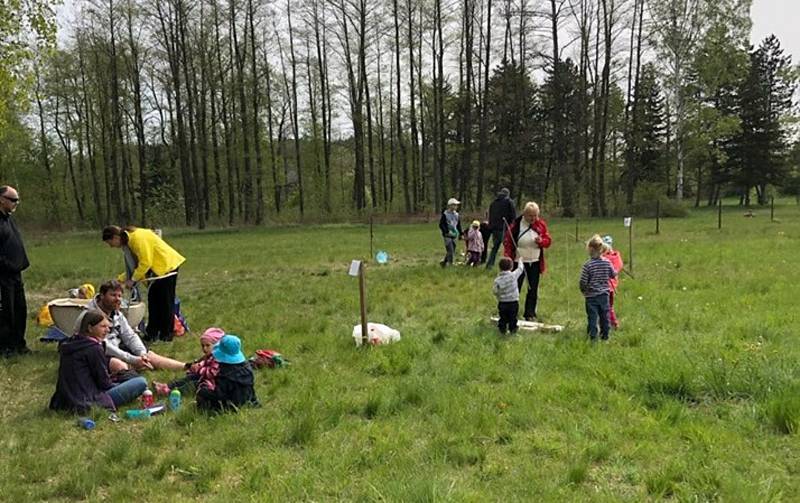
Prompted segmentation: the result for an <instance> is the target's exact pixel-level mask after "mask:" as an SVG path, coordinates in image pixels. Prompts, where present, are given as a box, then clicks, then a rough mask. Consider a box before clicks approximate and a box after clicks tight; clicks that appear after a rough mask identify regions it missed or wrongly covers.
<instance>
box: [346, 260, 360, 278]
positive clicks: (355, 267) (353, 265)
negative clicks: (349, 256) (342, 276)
mask: <svg viewBox="0 0 800 503" xmlns="http://www.w3.org/2000/svg"><path fill="white" fill-rule="evenodd" d="M359 269H361V261H360V260H354V261H352V262H350V270H349V271H348V272H347V274H349V275H350V276H353V277H356V276H358V271H359Z"/></svg>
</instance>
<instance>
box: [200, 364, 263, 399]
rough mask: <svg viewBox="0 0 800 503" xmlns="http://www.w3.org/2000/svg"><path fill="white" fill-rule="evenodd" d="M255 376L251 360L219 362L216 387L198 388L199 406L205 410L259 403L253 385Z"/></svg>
mask: <svg viewBox="0 0 800 503" xmlns="http://www.w3.org/2000/svg"><path fill="white" fill-rule="evenodd" d="M254 382H255V376H254V375H253V368H252V367H251V366H250V362H248V361H245V362H243V363H237V364H233V365H231V364H228V363H220V364H219V374H217V379H216V387H215V389H214V390H213V391H212V390H209V389H208V388H205V387H201V388H200V389H199V390H197V407H198V408H200V409H203V410H211V411H223V410H227V409H238V408H239V407H241V406H243V405H259V403H258V398H256V390H255V388H254V387H253V384H254Z"/></svg>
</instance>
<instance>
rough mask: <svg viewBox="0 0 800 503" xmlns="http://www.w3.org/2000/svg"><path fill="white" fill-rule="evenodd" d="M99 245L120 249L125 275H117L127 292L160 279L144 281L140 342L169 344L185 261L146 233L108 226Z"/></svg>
mask: <svg viewBox="0 0 800 503" xmlns="http://www.w3.org/2000/svg"><path fill="white" fill-rule="evenodd" d="M103 241H105V243H106V244H107V245H108V246H110V247H112V248H122V252H123V253H124V255H125V266H126V268H127V269H128V271H129V273H123V274H121V275H120V280H121V281H125V286H127V287H128V288H131V287H133V285H134V284H135V283H137V282H140V281H143V280H145V279H147V278H160V279H152V280H148V281H149V287H148V289H147V328H146V329H145V337H144V339H145V340H146V341H155V340H158V339H161V340H162V341H171V340H172V336H173V326H174V319H175V286H176V284H177V282H178V268H179V267H180V266H181V264H183V263H184V262H185V261H186V259H185V258H183V256H182V255H181V254H180V253H178V252H177V251H175V249H174V248H172V247H171V246H170V245H168V244H167V243H166V241H164V240H163V239H161V238H160V237H158V235H156V233H155V232H153V231H151V230H150V229H139V228H137V227H133V226H128V227H125V228H124V229H123V228H120V227H117V226H116V225H109V226H107V227H106V228H104V229H103ZM162 276H166V277H162Z"/></svg>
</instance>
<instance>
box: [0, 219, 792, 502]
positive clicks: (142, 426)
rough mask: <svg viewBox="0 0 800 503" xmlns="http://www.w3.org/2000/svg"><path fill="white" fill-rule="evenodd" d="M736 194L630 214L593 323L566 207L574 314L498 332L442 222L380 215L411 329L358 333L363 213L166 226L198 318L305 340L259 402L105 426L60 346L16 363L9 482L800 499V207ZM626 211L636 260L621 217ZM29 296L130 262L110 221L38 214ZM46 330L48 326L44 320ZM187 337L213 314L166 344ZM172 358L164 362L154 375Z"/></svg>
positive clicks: (560, 261)
mask: <svg viewBox="0 0 800 503" xmlns="http://www.w3.org/2000/svg"><path fill="white" fill-rule="evenodd" d="M777 210H778V211H777V218H778V219H779V220H780V222H776V223H771V222H770V221H769V212H768V211H761V212H758V213H759V215H758V216H757V217H756V218H752V219H749V218H743V217H742V216H741V215H742V212H741V211H738V210H736V209H733V208H731V209H729V210H727V213H726V218H725V222H724V225H725V227H724V228H723V229H722V230H721V231H718V230H717V228H716V213H715V212H712V211H698V212H694V213H692V215H691V216H690V217H689V218H686V219H680V220H677V219H676V220H664V221H662V223H661V234H660V235H654V234H653V230H654V228H655V225H654V223H653V221H652V220H637V221H635V223H634V225H635V226H636V227H635V228H634V232H635V239H636V240H635V242H634V267H633V274H634V275H635V278H636V279H635V280H634V279H631V278H629V277H624V278H623V280H622V285H621V292H620V296H619V297H618V303H617V310H618V314H619V315H620V318H621V322H622V327H623V329H622V330H621V331H619V332H616V333H613V334H612V339H611V342H610V343H608V344H599V345H594V346H592V345H590V344H589V343H588V342H587V340H586V336H585V314H584V310H583V300H582V298H581V296H580V293H579V292H578V288H577V280H578V274H579V271H580V265H581V263H582V262H583V261H584V260H585V252H584V249H583V245H582V244H581V243H576V241H575V238H574V229H575V226H574V222H573V221H568V220H567V221H558V220H556V221H552V222H550V224H551V227H552V233H553V238H554V244H553V246H552V248H551V249H550V250H548V251H547V260H548V264H549V271H548V273H547V274H546V275H545V276H544V277H543V278H542V286H541V292H540V299H541V302H540V315H541V316H542V317H543V318H544V319H545V320H547V321H551V322H554V323H559V324H563V325H565V326H566V330H565V331H564V332H563V333H560V334H543V335H522V336H519V337H517V338H512V339H501V338H499V337H498V336H497V335H496V334H495V330H494V328H493V327H492V326H491V325H490V324H489V322H488V321H487V320H488V318H489V316H490V315H492V314H493V312H494V306H495V304H494V300H493V297H492V295H491V283H492V278H493V277H494V274H495V273H494V272H491V273H489V272H486V271H483V270H468V269H465V268H452V269H448V270H442V269H440V268H439V267H438V265H437V262H438V260H440V258H441V257H440V256H441V255H442V252H443V247H442V246H441V242H440V239H439V237H438V234H437V229H436V225H435V223H431V224H429V225H391V226H376V227H375V250H376V251H377V250H378V249H385V250H388V251H389V253H390V254H391V255H392V260H391V262H390V264H388V265H386V266H378V265H377V264H370V265H369V267H368V270H367V287H368V305H369V313H370V314H369V317H370V320H372V321H377V322H382V323H385V324H387V325H390V326H392V327H396V328H397V329H399V330H400V331H401V333H402V336H403V340H402V341H401V342H400V343H398V344H395V345H393V346H385V347H378V348H370V349H363V350H357V349H356V348H355V347H354V346H353V341H352V339H351V336H350V333H351V330H352V326H353V325H354V324H356V323H358V286H357V281H356V280H355V279H354V278H351V277H349V276H347V274H346V271H347V266H348V265H349V261H350V260H351V259H353V258H366V255H367V254H368V251H369V229H368V228H367V227H365V226H348V225H340V226H314V225H310V226H307V227H302V228H301V227H290V228H278V229H260V230H252V229H251V230H244V231H215V232H204V233H197V232H192V231H177V230H175V231H174V230H172V229H166V233H167V237H168V240H169V241H170V242H171V243H173V244H174V245H175V246H176V247H177V248H178V249H179V250H180V251H181V252H183V253H184V255H186V256H187V257H188V262H187V263H186V265H185V267H183V268H182V270H181V277H180V279H179V282H178V293H179V296H180V297H181V299H182V301H183V309H184V311H185V312H186V314H187V317H188V319H189V322H190V324H191V326H192V328H193V329H194V330H195V331H199V330H201V329H203V328H204V327H207V326H211V325H219V326H222V327H224V328H226V329H227V330H228V331H229V332H233V333H236V334H238V335H240V336H241V337H242V338H243V341H244V345H245V348H246V352H248V353H252V352H253V351H254V350H255V349H258V348H272V349H277V350H279V351H280V352H282V353H283V354H284V355H285V356H286V357H287V358H289V359H290V360H291V362H292V365H291V366H290V367H289V368H287V369H281V370H263V371H260V373H259V374H258V376H257V378H258V384H257V391H258V394H259V398H260V399H261V401H262V403H263V407H261V408H260V409H253V410H245V411H242V412H241V413H240V414H237V415H226V416H219V417H207V416H205V415H202V414H199V413H197V412H196V411H195V410H194V407H193V405H191V398H190V397H187V400H186V403H187V407H185V408H184V409H183V410H181V411H179V412H178V413H176V414H169V415H166V416H163V417H157V418H153V419H151V420H150V421H140V422H133V421H123V422H121V423H117V424H113V423H111V422H109V421H108V420H106V416H105V414H104V413H103V412H101V411H96V412H95V417H96V418H97V420H98V427H97V429H96V430H94V431H91V432H86V431H83V430H81V429H79V428H78V427H77V426H75V423H74V419H73V418H72V417H71V416H67V415H62V414H56V413H51V412H49V411H47V410H46V405H47V402H48V400H49V397H50V395H51V394H52V392H53V388H54V383H55V376H56V371H57V366H58V358H57V354H56V348H55V347H54V346H52V345H44V344H41V343H38V342H33V343H32V344H31V346H32V347H33V349H34V351H35V353H34V354H33V355H31V356H29V357H25V358H14V359H11V360H7V361H2V362H0V394H1V395H0V396H2V397H3V401H4V404H3V407H2V408H0V428H2V431H3V433H2V434H0V450H2V452H3V456H0V488H2V490H0V500H6V501H15V502H16V501H41V500H57V501H70V500H93V501H98V500H117V501H127V500H132V499H141V498H143V497H146V498H147V499H148V500H152V501H189V500H196V499H208V500H212V501H216V500H220V501H221V500H238V501H242V500H253V501H268V500H270V501H278V500H292V501H294V500H314V501H330V500H355V501H485V500H487V499H488V500H502V501H521V500H528V501H530V500H562V501H574V500H596V501H620V500H623V501H641V500H655V499H660V498H675V499H679V500H723V501H758V502H761V501H772V500H776V501H777V500H786V501H791V500H798V499H800V477H798V471H800V469H798V467H800V441H798V435H797V430H798V427H800V398H798V396H800V393H798V392H800V380H799V379H798V377H799V374H800V367H799V366H798V365H797V361H798V359H800V346H798V345H797V341H796V327H797V326H798V321H799V320H798V314H797V313H798V311H797V301H796V298H797V296H796V291H797V284H798V283H800V269H799V268H798V267H797V266H796V262H797V260H796V254H797V250H798V249H800V246H799V243H798V236H800V223H798V216H800V209H798V208H797V207H796V206H794V205H793V204H786V205H783V206H779V207H778V208H777ZM581 230H582V233H584V235H583V236H581V237H582V238H588V236H589V234H591V233H593V232H600V233H611V234H612V235H613V236H614V237H615V239H616V243H617V247H618V248H619V249H621V251H622V252H623V255H624V257H625V259H626V262H628V259H629V258H630V253H629V250H628V245H627V232H626V230H625V229H624V228H623V227H622V222H621V219H619V220H617V219H615V220H613V221H612V220H598V221H592V222H588V221H582V222H581ZM26 238H27V242H28V246H29V254H30V256H31V262H32V263H33V266H32V267H31V269H30V271H29V272H27V273H26V276H25V278H26V282H27V288H28V296H29V299H30V300H29V302H30V310H31V312H33V311H34V308H36V307H38V306H39V305H40V304H41V303H42V302H43V301H44V300H45V299H48V298H51V297H56V296H60V295H62V293H63V292H64V291H65V290H66V289H68V288H69V287H73V286H76V285H78V284H80V283H82V282H84V281H93V282H95V283H98V282H99V281H100V280H102V279H104V278H108V277H109V276H111V275H112V274H113V273H116V272H118V268H120V267H121V266H122V257H121V254H119V252H117V251H114V250H110V249H108V248H107V247H105V246H104V245H103V244H102V243H101V242H100V240H99V238H98V237H97V235H96V233H92V234H88V233H79V234H53V235H47V236H43V235H42V236H34V235H26ZM41 332H42V330H41V329H40V328H37V327H31V328H30V330H29V336H28V338H29V340H30V341H33V340H35V339H36V338H38V336H39V335H40V334H41ZM154 349H155V350H156V351H158V352H160V353H163V354H168V355H174V356H177V357H180V358H186V359H188V358H192V357H195V356H197V355H198V353H199V342H198V340H197V337H196V336H195V337H191V336H189V337H185V338H182V339H179V340H176V341H175V342H173V343H171V344H167V345H165V344H160V345H157V346H156V347H155V348H154ZM147 377H148V378H151V379H152V378H159V379H167V378H169V377H170V375H169V374H168V373H164V372H159V373H155V374H148V375H147Z"/></svg>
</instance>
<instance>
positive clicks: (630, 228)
mask: <svg viewBox="0 0 800 503" xmlns="http://www.w3.org/2000/svg"><path fill="white" fill-rule="evenodd" d="M628 268H629V269H630V273H631V274H633V219H632V218H631V225H629V226H628Z"/></svg>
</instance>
